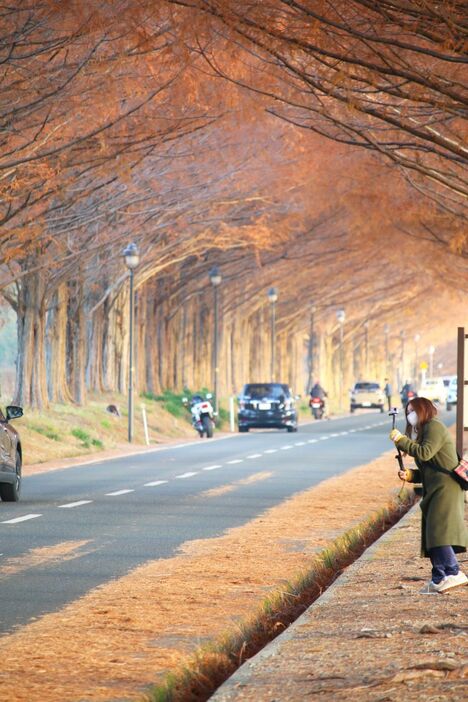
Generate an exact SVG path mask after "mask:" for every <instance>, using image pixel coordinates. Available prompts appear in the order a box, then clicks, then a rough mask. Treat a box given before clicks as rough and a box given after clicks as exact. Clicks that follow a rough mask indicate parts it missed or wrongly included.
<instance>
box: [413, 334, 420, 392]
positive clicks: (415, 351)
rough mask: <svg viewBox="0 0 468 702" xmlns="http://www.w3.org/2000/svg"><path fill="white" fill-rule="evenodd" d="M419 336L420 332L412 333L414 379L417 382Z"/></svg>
mask: <svg viewBox="0 0 468 702" xmlns="http://www.w3.org/2000/svg"><path fill="white" fill-rule="evenodd" d="M420 338H421V334H415V335H414V379H415V381H416V382H418V376H419V347H418V342H419V339H420Z"/></svg>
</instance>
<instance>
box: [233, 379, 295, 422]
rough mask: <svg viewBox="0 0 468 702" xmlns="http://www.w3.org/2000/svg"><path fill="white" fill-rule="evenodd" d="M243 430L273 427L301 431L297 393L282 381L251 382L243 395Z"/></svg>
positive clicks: (241, 412) (246, 386)
mask: <svg viewBox="0 0 468 702" xmlns="http://www.w3.org/2000/svg"><path fill="white" fill-rule="evenodd" d="M238 399H239V412H238V414H237V423H238V426H239V431H241V432H245V431H249V429H253V428H267V427H273V428H276V429H285V428H286V429H287V430H288V431H297V413H296V409H295V406H294V399H295V398H294V397H293V395H292V394H291V390H290V389H289V387H288V386H287V385H283V384H282V383H249V384H248V385H244V388H243V390H242V393H241V394H240V395H239V398H238Z"/></svg>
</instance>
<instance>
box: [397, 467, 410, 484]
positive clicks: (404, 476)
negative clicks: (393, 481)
mask: <svg viewBox="0 0 468 702" xmlns="http://www.w3.org/2000/svg"><path fill="white" fill-rule="evenodd" d="M398 477H399V478H400V480H404V481H405V482H406V481H407V480H408V479H409V478H410V475H409V470H406V469H405V470H399V471H398Z"/></svg>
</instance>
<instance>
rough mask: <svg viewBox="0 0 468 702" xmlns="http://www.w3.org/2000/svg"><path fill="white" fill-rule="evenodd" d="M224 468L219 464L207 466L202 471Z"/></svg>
mask: <svg viewBox="0 0 468 702" xmlns="http://www.w3.org/2000/svg"><path fill="white" fill-rule="evenodd" d="M222 467H223V466H222V465H221V464H220V463H219V464H217V465H215V466H206V467H205V468H202V470H216V468H222Z"/></svg>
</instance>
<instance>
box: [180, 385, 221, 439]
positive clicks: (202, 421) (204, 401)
mask: <svg viewBox="0 0 468 702" xmlns="http://www.w3.org/2000/svg"><path fill="white" fill-rule="evenodd" d="M212 397H213V395H212V394H211V393H207V394H206V395H205V397H202V396H201V395H193V397H192V398H191V400H190V401H189V399H188V398H187V397H183V398H182V402H183V404H184V405H185V406H186V407H188V406H189V405H190V414H191V415H192V426H193V428H194V429H195V431H196V432H198V435H199V437H200V439H203V437H204V436H206V438H207V439H211V438H212V436H213V430H214V410H213V405H212V404H211V402H210V400H211V398H212Z"/></svg>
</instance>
